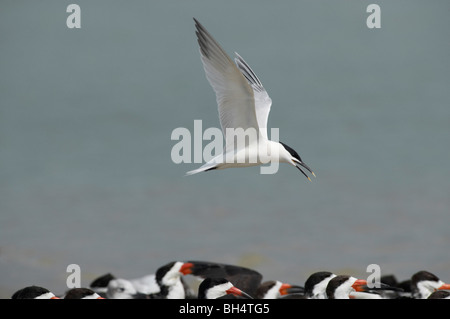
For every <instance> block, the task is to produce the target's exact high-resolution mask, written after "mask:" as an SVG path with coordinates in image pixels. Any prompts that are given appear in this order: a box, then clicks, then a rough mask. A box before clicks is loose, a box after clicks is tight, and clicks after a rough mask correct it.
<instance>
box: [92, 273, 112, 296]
mask: <svg viewBox="0 0 450 319" xmlns="http://www.w3.org/2000/svg"><path fill="white" fill-rule="evenodd" d="M114 279H116V277H115V276H113V275H112V274H110V273H107V274H105V275H102V276H100V277H98V278H96V279H94V280H93V281H92V282H91V283H90V284H89V288H90V289H91V290H92V291H94V292H96V293H98V294H99V295H100V296H102V297H106V291H107V290H108V284H109V282H110V281H111V280H114Z"/></svg>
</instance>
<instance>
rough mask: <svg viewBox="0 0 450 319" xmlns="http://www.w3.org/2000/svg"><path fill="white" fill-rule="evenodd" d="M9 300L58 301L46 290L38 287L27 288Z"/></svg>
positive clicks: (17, 292)
mask: <svg viewBox="0 0 450 319" xmlns="http://www.w3.org/2000/svg"><path fill="white" fill-rule="evenodd" d="M11 299H60V298H59V297H56V296H55V294H54V293H53V292H51V291H50V290H48V289H47V288H44V287H40V286H28V287H25V288H22V289H20V290H18V291H16V292H15V293H14V294H13V295H12V296H11Z"/></svg>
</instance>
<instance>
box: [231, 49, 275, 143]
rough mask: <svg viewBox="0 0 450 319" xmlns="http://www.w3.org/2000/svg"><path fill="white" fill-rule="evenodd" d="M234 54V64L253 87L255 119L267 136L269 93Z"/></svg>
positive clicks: (270, 102) (241, 59)
mask: <svg viewBox="0 0 450 319" xmlns="http://www.w3.org/2000/svg"><path fill="white" fill-rule="evenodd" d="M234 54H236V58H235V59H234V61H235V62H236V65H237V66H238V68H239V70H240V71H241V73H242V75H244V77H245V78H246V79H247V81H248V83H249V84H250V86H251V87H252V89H253V96H254V99H255V111H256V119H257V121H258V126H259V129H260V131H261V134H262V135H263V136H264V137H265V138H267V121H268V118H269V112H270V107H271V106H272V100H271V98H270V97H269V94H267V91H266V89H264V87H263V85H262V83H261V81H260V80H259V79H258V77H257V76H256V74H255V72H253V70H252V69H251V68H250V66H249V65H248V64H247V63H246V62H245V61H244V59H243V58H242V57H241V56H240V55H239V54H238V53H237V52H234Z"/></svg>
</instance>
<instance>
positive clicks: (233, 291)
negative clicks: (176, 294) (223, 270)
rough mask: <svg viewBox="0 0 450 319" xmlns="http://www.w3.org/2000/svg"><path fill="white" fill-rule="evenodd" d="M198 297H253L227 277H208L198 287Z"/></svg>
mask: <svg viewBox="0 0 450 319" xmlns="http://www.w3.org/2000/svg"><path fill="white" fill-rule="evenodd" d="M198 299H253V298H252V297H251V296H250V295H249V294H247V293H246V292H244V291H242V290H241V289H239V288H237V287H235V286H234V285H233V284H232V283H231V282H230V281H228V280H227V279H225V278H206V279H204V280H203V281H202V282H201V284H200V286H199V287H198Z"/></svg>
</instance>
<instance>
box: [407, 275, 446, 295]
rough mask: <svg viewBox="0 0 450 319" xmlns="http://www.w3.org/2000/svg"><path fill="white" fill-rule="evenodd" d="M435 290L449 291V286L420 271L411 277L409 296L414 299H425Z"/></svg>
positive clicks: (434, 276)
mask: <svg viewBox="0 0 450 319" xmlns="http://www.w3.org/2000/svg"><path fill="white" fill-rule="evenodd" d="M437 290H450V284H447V283H445V282H443V281H442V280H441V279H439V278H438V276H436V275H435V274H432V273H431V272H429V271H425V270H421V271H419V272H417V273H415V274H414V275H413V276H412V277H411V294H412V297H413V298H415V299H427V298H428V297H429V296H430V295H431V294H432V293H433V292H435V291H437Z"/></svg>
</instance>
